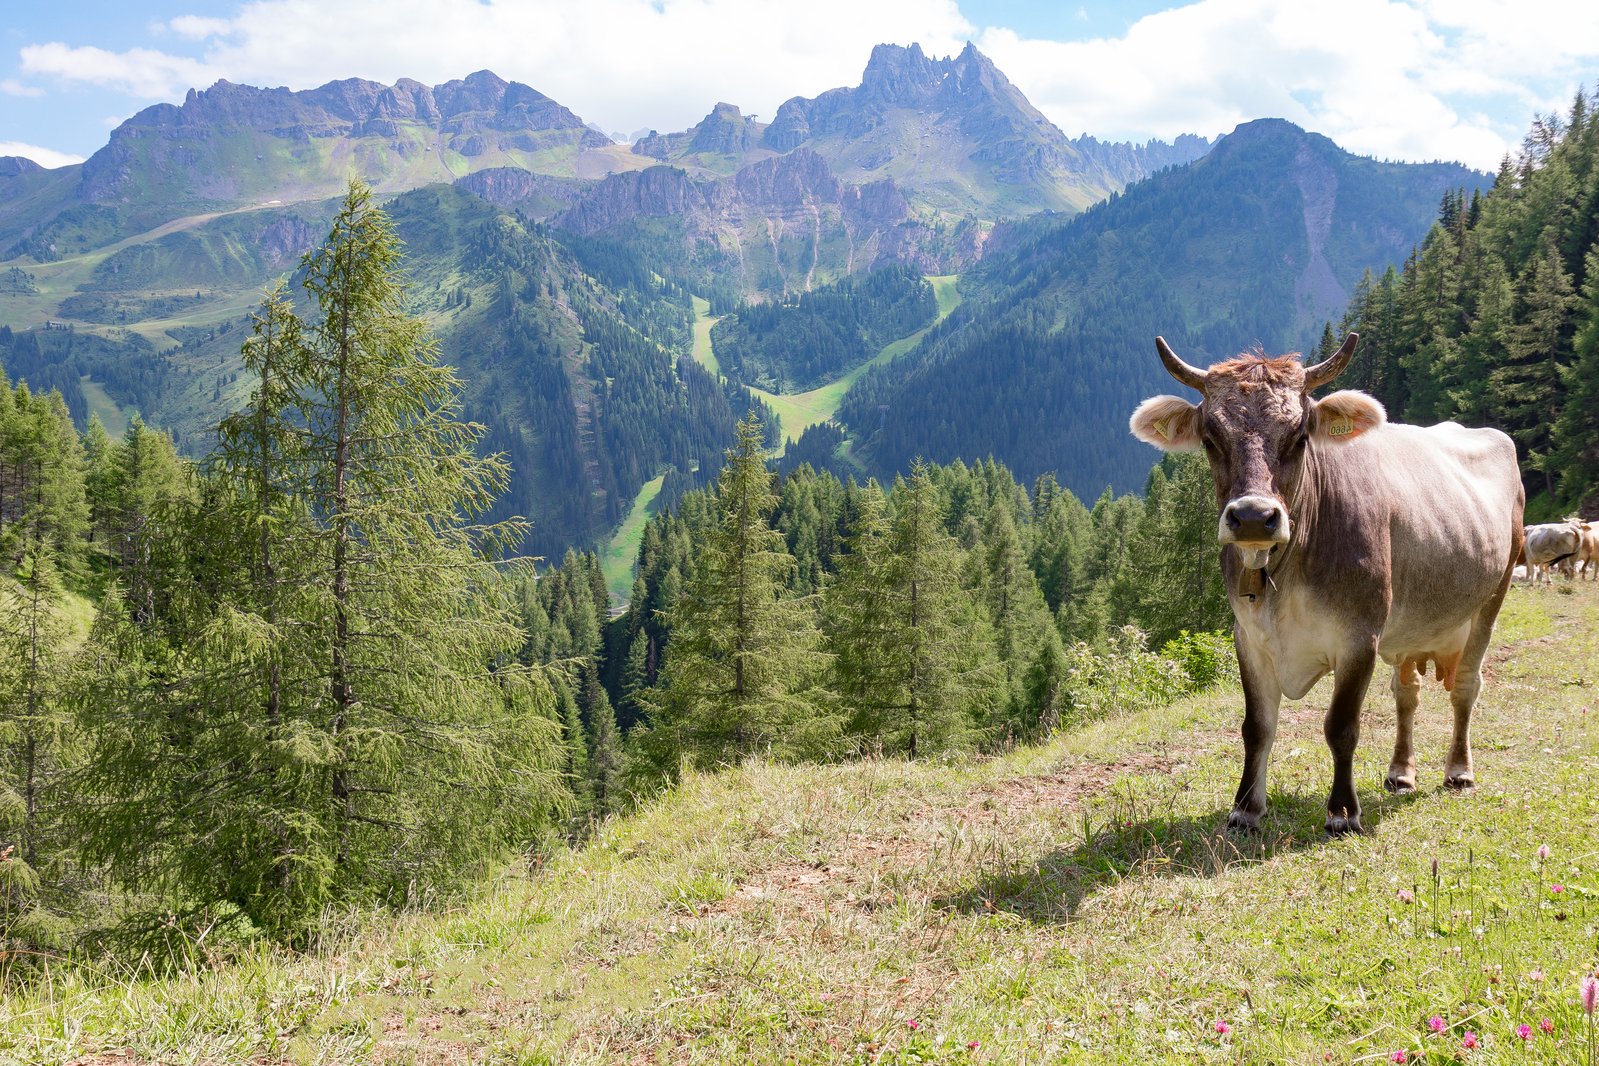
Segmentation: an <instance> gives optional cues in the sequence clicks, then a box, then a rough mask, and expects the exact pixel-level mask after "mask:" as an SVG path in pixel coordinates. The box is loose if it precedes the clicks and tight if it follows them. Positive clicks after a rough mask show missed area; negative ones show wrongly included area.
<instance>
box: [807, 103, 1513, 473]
mask: <svg viewBox="0 0 1599 1066" xmlns="http://www.w3.org/2000/svg"><path fill="white" fill-rule="evenodd" d="M1485 180H1486V179H1485V178H1483V177H1482V176H1479V175H1476V174H1474V173H1473V172H1471V171H1468V170H1466V169H1465V168H1463V167H1458V166H1451V165H1443V164H1433V165H1429V166H1425V167H1415V166H1403V165H1398V164H1385V163H1379V162H1377V161H1375V160H1371V159H1361V158H1357V157H1354V156H1350V155H1348V154H1346V153H1344V152H1342V151H1340V150H1339V149H1338V148H1337V147H1336V146H1335V145H1333V144H1332V142H1330V141H1328V140H1327V139H1326V138H1324V137H1320V136H1317V135H1314V134H1307V133H1305V132H1304V131H1302V130H1299V129H1298V128H1296V127H1294V126H1292V125H1290V124H1288V123H1286V122H1281V121H1277V120H1262V121H1258V122H1252V123H1248V124H1246V125H1244V126H1241V127H1239V129H1238V130H1237V131H1235V132H1234V133H1232V134H1230V135H1229V136H1227V137H1224V138H1223V139H1222V140H1221V141H1220V142H1219V143H1218V144H1217V146H1216V147H1215V148H1214V149H1213V150H1212V151H1211V153H1210V154H1209V155H1207V156H1206V157H1205V158H1204V159H1202V160H1199V161H1198V162H1196V163H1194V164H1192V165H1190V166H1187V167H1183V168H1179V169H1173V170H1168V171H1164V172H1162V173H1160V174H1157V175H1156V176H1155V177H1153V178H1151V179H1149V180H1148V181H1145V182H1142V183H1140V184H1138V185H1136V186H1133V187H1131V188H1129V189H1128V190H1127V191H1126V192H1125V193H1123V194H1121V195H1119V196H1115V197H1112V198H1111V199H1110V200H1109V201H1107V202H1105V203H1102V204H1098V205H1096V206H1094V207H1092V208H1090V209H1089V210H1088V211H1086V212H1084V213H1083V214H1082V215H1080V216H1077V217H1076V218H1074V219H1071V220H1060V219H1042V220H1038V221H1031V222H1023V223H1018V224H1017V225H1016V227H1015V232H1014V233H1013V234H1011V235H1009V236H1008V237H1007V245H1008V247H1007V249H1006V250H1003V251H999V252H996V253H995V254H993V255H991V256H989V257H987V258H985V259H984V261H983V262H982V263H981V264H980V265H979V266H978V267H977V268H975V269H974V270H972V271H971V272H969V273H967V274H963V275H962V277H961V292H962V294H963V296H964V298H965V302H964V303H963V304H962V306H961V308H960V309H959V310H957V311H956V312H955V313H954V314H952V315H951V316H950V317H949V318H948V319H946V320H945V321H944V322H943V323H941V324H940V325H939V326H938V327H937V328H936V329H935V330H933V332H932V333H931V334H929V335H928V337H927V338H926V340H925V341H924V342H923V344H922V346H921V349H920V353H919V355H920V357H919V358H914V359H900V360H896V361H895V362H894V363H892V364H890V365H888V366H885V367H881V368H876V369H874V370H873V371H872V372H870V373H868V374H867V375H866V376H865V377H864V378H863V379H862V380H861V381H859V382H857V383H856V385H855V386H854V387H853V388H852V389H851V391H850V393H849V395H848V396H847V397H846V398H845V401H844V404H843V405H842V407H841V409H840V412H839V417H840V418H841V420H842V421H843V422H844V423H845V424H846V425H847V427H848V428H849V430H850V433H851V435H852V436H853V437H854V439H855V448H854V451H853V454H854V455H855V456H856V457H857V458H859V459H861V460H862V461H863V462H865V463H866V466H867V468H868V469H869V470H871V471H872V472H873V473H876V474H878V475H880V476H888V475H891V474H892V473H893V472H894V471H898V470H903V469H906V468H907V466H908V465H909V463H910V461H911V460H912V459H914V458H915V457H917V456H924V457H926V458H928V459H932V460H937V461H941V462H943V461H948V460H950V459H953V458H956V457H962V458H965V459H967V460H972V459H977V458H982V457H983V456H987V455H995V456H999V457H1001V458H1003V459H1004V460H1005V462H1006V463H1007V464H1008V465H1010V466H1011V467H1012V468H1013V469H1015V470H1016V471H1017V472H1018V474H1019V475H1021V476H1022V477H1024V478H1033V477H1037V476H1039V475H1040V474H1043V473H1045V472H1053V473H1055V474H1056V476H1057V477H1059V479H1060V481H1061V484H1063V485H1065V486H1067V487H1069V488H1070V489H1072V491H1074V492H1075V493H1077V494H1078V495H1080V496H1084V497H1091V496H1094V495H1096V494H1097V493H1098V492H1099V491H1100V490H1101V489H1103V488H1104V487H1105V486H1106V485H1109V486H1111V487H1113V488H1114V489H1115V490H1116V491H1118V492H1124V491H1131V490H1133V489H1136V488H1137V487H1138V486H1139V485H1140V484H1141V482H1142V480H1143V477H1144V471H1145V470H1147V468H1148V465H1149V462H1150V459H1151V455H1150V453H1149V452H1148V451H1147V449H1145V448H1144V447H1143V446H1142V445H1139V444H1138V443H1137V442H1135V441H1133V440H1132V439H1131V438H1130V437H1129V436H1128V434H1127V432H1126V422H1127V415H1128V413H1129V412H1131V411H1132V409H1133V407H1134V406H1136V405H1137V403H1138V402H1139V401H1140V400H1141V399H1143V398H1144V397H1145V396H1147V395H1149V394H1151V393H1152V392H1162V391H1168V388H1167V385H1168V382H1169V379H1167V378H1166V375H1165V372H1164V371H1163V370H1162V369H1161V366H1160V363H1159V361H1158V360H1157V359H1156V358H1155V355H1154V351H1153V348H1154V343H1153V342H1154V338H1155V336H1156V335H1164V336H1165V337H1166V338H1167V339H1168V340H1170V341H1171V342H1172V343H1173V344H1174V345H1176V346H1177V347H1178V349H1179V350H1181V351H1184V352H1189V353H1192V356H1193V358H1194V360H1195V361H1198V362H1206V361H1209V360H1211V359H1215V358H1224V357H1227V356H1231V355H1233V354H1236V353H1237V352H1239V351H1240V350H1243V349H1245V348H1248V347H1250V346H1252V345H1254V344H1256V343H1259V344H1262V345H1264V346H1265V347H1266V348H1267V349H1269V350H1271V351H1272V352H1282V351H1298V350H1302V349H1304V348H1307V347H1309V346H1310V345H1311V344H1312V343H1313V342H1314V341H1315V340H1316V339H1317V338H1318V337H1319V336H1320V335H1321V331H1322V327H1323V325H1324V323H1325V321H1326V320H1327V319H1329V318H1333V317H1336V316H1337V315H1338V314H1339V313H1340V312H1341V310H1342V308H1343V307H1344V306H1345V303H1346V301H1347V299H1348V297H1349V294H1350V293H1351V292H1352V291H1353V289H1354V286H1355V285H1356V284H1357V282H1358V281H1359V278H1360V277H1361V274H1362V272H1363V271H1364V270H1366V269H1367V268H1369V267H1370V266H1371V265H1373V264H1379V263H1383V262H1392V263H1397V262H1400V261H1401V260H1402V259H1403V257H1404V255H1405V253H1406V251H1407V250H1408V249H1409V247H1410V246H1411V244H1412V243H1413V242H1414V241H1416V240H1418V239H1420V237H1422V236H1423V235H1424V234H1425V233H1426V230H1427V227H1428V226H1429V225H1430V224H1431V222H1432V219H1433V217H1434V216H1435V212H1436V208H1437V205H1438V203H1439V202H1440V200H1441V199H1442V198H1443V195H1444V193H1446V192H1449V191H1452V190H1455V189H1459V188H1461V187H1468V188H1469V187H1475V186H1476V185H1478V184H1480V183H1482V182H1483V181H1485Z"/></svg>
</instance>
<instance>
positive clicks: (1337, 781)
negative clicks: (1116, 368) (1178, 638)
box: [1130, 333, 1525, 836]
mask: <svg viewBox="0 0 1599 1066" xmlns="http://www.w3.org/2000/svg"><path fill="white" fill-rule="evenodd" d="M1358 339H1359V338H1358V336H1357V335H1356V334H1354V333H1350V334H1349V335H1348V336H1347V337H1346V338H1345V340H1344V342H1343V346H1342V347H1340V348H1339V349H1338V351H1337V353H1336V354H1335V355H1333V356H1331V357H1330V358H1328V359H1326V360H1324V361H1323V362H1319V363H1316V364H1315V365H1314V366H1305V365H1303V364H1302V363H1301V362H1300V360H1299V359H1298V357H1297V355H1294V354H1290V355H1284V356H1278V357H1275V358H1271V357H1268V356H1266V355H1265V353H1264V352H1261V351H1259V350H1257V351H1255V352H1253V353H1245V354H1243V355H1240V356H1238V357H1236V358H1234V359H1230V360H1227V361H1226V362H1223V363H1219V364H1217V365H1215V366H1212V367H1210V368H1209V369H1208V370H1200V369H1198V368H1196V367H1193V366H1190V365H1189V364H1187V363H1185V362H1183V360H1181V359H1180V358H1178V357H1177V355H1176V353H1174V352H1173V351H1172V350H1171V347H1170V346H1169V345H1168V344H1167V343H1166V341H1165V339H1164V338H1160V337H1157V338H1156V339H1155V349H1156V352H1157V353H1158V354H1159V356H1160V359H1161V362H1163V363H1164V364H1165V366H1166V369H1167V371H1168V372H1169V373H1170V374H1171V375H1172V377H1174V378H1176V379H1177V380H1178V381H1180V382H1181V383H1183V384H1184V385H1186V386H1188V387H1189V388H1191V389H1194V390H1196V391H1198V392H1199V393H1200V394H1201V397H1202V399H1201V401H1200V402H1199V403H1197V404H1195V403H1190V402H1189V401H1188V400H1186V399H1183V398H1181V397H1178V396H1155V397H1152V398H1150V399H1147V400H1145V401H1144V402H1143V403H1142V404H1140V405H1139V406H1138V409H1137V410H1136V411H1134V412H1133V415H1132V418H1131V419H1130V426H1131V428H1132V432H1133V435H1134V436H1136V437H1137V438H1138V439H1139V440H1142V441H1145V442H1146V443H1149V444H1153V445H1154V446H1155V447H1157V448H1160V449H1162V450H1164V451H1203V452H1204V453H1205V455H1206V456H1207V457H1208V458H1209V460H1210V470H1211V476H1212V479H1213V481H1214V483H1215V489H1216V503H1217V506H1218V508H1219V510H1220V516H1219V520H1218V528H1217V539H1218V540H1219V541H1220V543H1221V545H1222V549H1221V554H1222V574H1223V577H1224V578H1225V580H1226V583H1227V598H1228V602H1229V603H1230V605H1231V606H1232V610H1233V619H1234V628H1233V635H1234V640H1235V643H1236V644H1237V648H1238V663H1239V672H1240V674H1241V675H1242V680H1243V688H1244V721H1243V742H1244V759H1243V775H1242V779H1241V780H1240V782H1239V785H1238V791H1237V794H1236V795H1235V797H1234V799H1233V806H1232V812H1231V814H1230V815H1229V816H1228V819H1227V826H1228V828H1229V829H1230V830H1233V831H1241V832H1256V831H1258V829H1259V826H1260V819H1261V816H1262V815H1263V814H1264V813H1265V809H1266V767H1267V761H1268V759H1269V757H1270V754H1271V746H1272V741H1273V739H1274V738H1275V736H1276V732H1277V714H1278V708H1279V706H1280V704H1281V701H1282V699H1283V697H1284V696H1287V697H1288V698H1289V699H1294V700H1297V699H1300V698H1301V697H1303V696H1304V695H1305V694H1306V693H1307V692H1309V691H1310V689H1311V686H1313V685H1314V684H1315V683H1316V682H1317V681H1318V680H1320V679H1321V678H1322V677H1324V676H1325V675H1326V674H1328V673H1329V672H1330V673H1332V674H1333V677H1334V683H1333V693H1332V702H1331V705H1330V706H1329V707H1328V709H1327V715H1326V719H1325V722H1324V724H1323V733H1324V735H1325V736H1326V739H1327V744H1328V747H1329V748H1331V750H1332V763H1333V779H1332V790H1331V792H1330V793H1329V795H1328V798H1327V820H1326V823H1325V825H1326V830H1327V832H1328V833H1329V834H1330V835H1333V836H1337V835H1340V834H1344V833H1358V832H1360V831H1361V823H1360V800H1359V798H1358V797H1357V796H1356V794H1355V783H1354V754H1355V746H1356V743H1357V742H1358V740H1359V737H1360V711H1361V705H1362V703H1363V702H1364V701H1365V697H1366V688H1367V686H1368V685H1369V684H1370V681H1371V675H1372V671H1373V669H1374V668H1375V666H1376V662H1377V659H1378V658H1381V659H1382V660H1383V661H1384V662H1386V663H1388V664H1389V665H1391V666H1392V667H1393V681H1392V684H1391V688H1392V691H1393V695H1394V700H1395V704H1396V706H1397V711H1398V730H1397V736H1396V737H1395V741H1394V752H1393V759H1392V761H1391V762H1390V764H1389V767H1388V774H1387V777H1386V779H1385V781H1384V784H1385V785H1386V787H1387V788H1388V789H1389V790H1390V791H1393V792H1399V793H1404V792H1411V791H1414V790H1415V788H1416V757H1415V752H1414V749H1413V747H1412V743H1411V731H1412V727H1413V723H1414V719H1415V713H1416V706H1417V703H1418V700H1419V697H1420V692H1421V678H1420V675H1423V674H1425V672H1426V668H1427V664H1428V663H1429V662H1431V663H1432V664H1433V666H1434V670H1435V674H1436V676H1437V678H1438V679H1439V680H1440V681H1442V682H1443V684H1444V688H1445V689H1447V690H1448V691H1449V694H1450V702H1451V703H1452V705H1453V708H1454V736H1453V741H1452V743H1451V744H1450V748H1449V757H1448V761H1447V763H1446V765H1445V772H1444V783H1445V784H1446V785H1447V786H1448V787H1450V788H1457V789H1462V788H1470V787H1472V785H1473V784H1474V783H1475V772H1474V770H1473V767H1472V760H1471V712H1472V708H1473V707H1474V706H1475V704H1476V702H1477V694H1478V692H1479V690H1480V689H1481V687H1482V669H1481V668H1482V659H1483V654H1484V653H1485V652H1486V651H1487V648H1488V640H1489V637H1490V636H1491V635H1492V633H1493V626H1494V620H1495V618H1497V617H1498V614H1499V607H1500V605H1501V604H1502V603H1503V602H1504V598H1505V593H1506V591H1507V590H1508V589H1509V587H1510V579H1511V571H1512V570H1513V569H1514V568H1515V566H1516V563H1517V561H1518V557H1519V556H1520V555H1521V550H1522V539H1523V536H1522V517H1521V515H1522V507H1523V504H1524V502H1525V498H1524V493H1523V489H1522V484H1521V476H1520V472H1519V470H1518V468H1517V465H1516V449H1515V446H1514V445H1513V444H1512V443H1511V441H1510V438H1509V437H1507V436H1505V435H1504V434H1503V433H1500V432H1499V431H1497V430H1492V429H1467V428H1466V427H1464V426H1460V425H1457V424H1455V423H1453V422H1445V423H1443V424H1441V425H1436V426H1430V427H1426V428H1423V427H1420V426H1408V425H1400V424H1396V423H1391V422H1389V421H1388V417H1387V413H1386V412H1385V411H1384V409H1383V406H1382V404H1380V403H1378V402H1377V400H1375V399H1373V398H1372V397H1371V396H1368V395H1366V394H1365V393H1362V392H1355V391H1349V390H1345V391H1340V392H1334V393H1332V394H1331V395H1329V396H1325V397H1323V398H1321V399H1319V400H1318V399H1314V398H1312V397H1311V395H1310V394H1311V392H1312V390H1314V389H1318V388H1320V387H1321V386H1323V385H1326V384H1328V383H1329V382H1331V381H1333V380H1334V379H1335V378H1337V377H1338V375H1339V374H1341V373H1342V372H1343V370H1344V368H1345V367H1347V366H1348V365H1349V361H1350V359H1351V358H1352V357H1353V355H1354V351H1355V345H1356V343H1357V341H1358Z"/></svg>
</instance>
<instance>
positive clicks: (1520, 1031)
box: [1516, 1022, 1532, 1040]
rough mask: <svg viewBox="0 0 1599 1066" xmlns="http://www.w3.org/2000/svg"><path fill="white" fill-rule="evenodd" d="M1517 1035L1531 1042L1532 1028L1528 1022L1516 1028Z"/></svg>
mask: <svg viewBox="0 0 1599 1066" xmlns="http://www.w3.org/2000/svg"><path fill="white" fill-rule="evenodd" d="M1516 1035H1517V1036H1519V1037H1521V1039H1523V1040H1531V1039H1532V1026H1530V1025H1528V1024H1527V1023H1526V1022H1522V1023H1521V1024H1520V1025H1518V1026H1516Z"/></svg>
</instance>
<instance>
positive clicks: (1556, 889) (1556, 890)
mask: <svg viewBox="0 0 1599 1066" xmlns="http://www.w3.org/2000/svg"><path fill="white" fill-rule="evenodd" d="M1565 890H1566V886H1565V885H1562V884H1553V885H1550V886H1549V891H1551V892H1553V893H1554V894H1555V895H1557V896H1558V895H1560V893H1562V892H1564V891H1565Z"/></svg>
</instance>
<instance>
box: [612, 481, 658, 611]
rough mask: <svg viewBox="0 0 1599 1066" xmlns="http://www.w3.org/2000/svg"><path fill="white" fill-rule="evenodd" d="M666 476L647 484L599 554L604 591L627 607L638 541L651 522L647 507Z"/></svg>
mask: <svg viewBox="0 0 1599 1066" xmlns="http://www.w3.org/2000/svg"><path fill="white" fill-rule="evenodd" d="M665 481H666V475H665V474H662V475H661V476H660V477H657V478H654V479H653V480H650V481H646V482H645V483H644V487H643V488H641V489H639V490H638V495H637V496H635V497H633V506H632V507H630V508H628V511H627V517H626V518H624V519H622V524H621V525H620V526H618V527H617V529H616V532H615V533H613V534H611V539H610V540H608V541H606V543H605V551H604V552H602V553H601V554H600V569H601V570H602V571H604V573H605V587H606V588H608V589H610V590H611V599H612V600H614V601H616V602H619V603H626V602H627V598H628V596H629V595H630V594H631V593H632V591H633V566H634V564H635V563H637V562H638V546H639V541H641V540H643V539H644V526H645V525H646V524H647V523H648V522H649V520H650V507H651V505H653V504H654V503H655V497H657V496H659V495H660V493H661V485H662V484H663V483H665Z"/></svg>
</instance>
